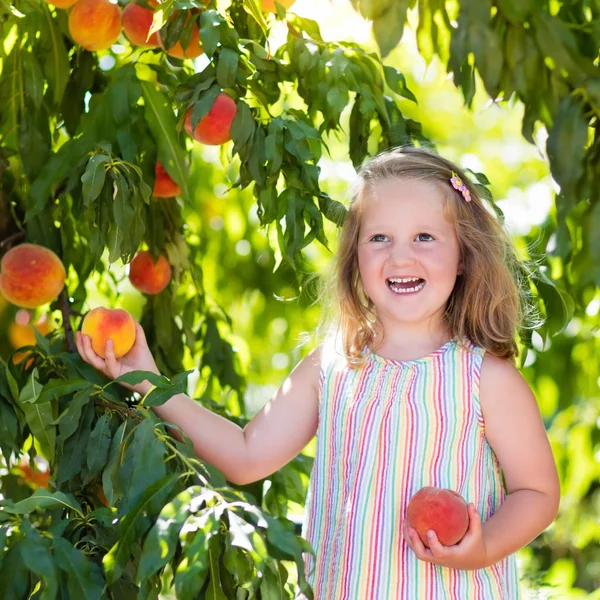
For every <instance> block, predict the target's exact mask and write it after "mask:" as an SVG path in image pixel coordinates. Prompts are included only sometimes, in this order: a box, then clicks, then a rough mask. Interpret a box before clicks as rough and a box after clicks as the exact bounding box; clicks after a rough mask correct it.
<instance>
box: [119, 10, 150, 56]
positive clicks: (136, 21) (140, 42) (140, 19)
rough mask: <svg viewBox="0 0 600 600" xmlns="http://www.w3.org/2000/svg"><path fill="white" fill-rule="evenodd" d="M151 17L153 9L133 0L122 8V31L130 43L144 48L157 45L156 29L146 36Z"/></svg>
mask: <svg viewBox="0 0 600 600" xmlns="http://www.w3.org/2000/svg"><path fill="white" fill-rule="evenodd" d="M153 18H154V12H153V11H151V10H150V9H148V8H144V7H143V6H140V5H139V4H136V3H135V2H133V1H132V2H130V3H129V4H128V5H127V6H126V7H125V8H124V9H123V19H122V20H123V31H124V32H125V35H126V36H127V38H128V39H129V41H130V42H131V43H132V44H134V45H136V46H145V47H146V48H157V47H158V32H157V31H155V32H154V33H153V34H152V35H151V36H150V37H149V38H148V32H149V31H150V27H152V19H153Z"/></svg>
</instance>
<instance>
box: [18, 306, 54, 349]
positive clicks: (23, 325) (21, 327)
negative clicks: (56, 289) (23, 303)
mask: <svg viewBox="0 0 600 600" xmlns="http://www.w3.org/2000/svg"><path fill="white" fill-rule="evenodd" d="M23 313H25V317H23ZM34 328H35V329H37V330H38V331H39V332H40V333H41V334H42V335H46V334H48V333H50V331H51V327H50V321H49V319H48V317H47V315H42V316H41V317H40V318H39V319H38V320H37V321H36V322H35V323H33V324H30V323H29V314H28V313H27V311H26V310H20V311H19V312H18V313H17V316H16V318H15V320H14V321H13V322H12V323H11V324H10V325H9V326H8V341H9V342H10V343H11V345H12V347H13V348H15V349H17V348H22V347H23V346H35V343H36V341H35V334H34V333H33V329H34Z"/></svg>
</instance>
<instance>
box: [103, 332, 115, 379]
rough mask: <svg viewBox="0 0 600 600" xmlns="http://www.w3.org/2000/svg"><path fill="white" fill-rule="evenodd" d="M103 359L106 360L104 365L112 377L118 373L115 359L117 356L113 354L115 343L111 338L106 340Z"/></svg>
mask: <svg viewBox="0 0 600 600" xmlns="http://www.w3.org/2000/svg"><path fill="white" fill-rule="evenodd" d="M104 360H105V362H106V366H107V367H108V372H109V373H110V374H111V376H112V377H116V376H117V374H118V373H119V363H118V361H117V357H116V356H115V345H114V344H113V341H112V339H111V338H108V339H107V340H106V347H105V348H104Z"/></svg>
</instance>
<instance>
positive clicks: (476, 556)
mask: <svg viewBox="0 0 600 600" xmlns="http://www.w3.org/2000/svg"><path fill="white" fill-rule="evenodd" d="M468 511H469V528H468V529H467V532H466V533H465V535H464V537H463V538H462V540H460V542H458V544H455V545H454V546H442V544H440V542H439V540H438V538H437V535H436V534H435V532H434V531H429V532H428V533H427V542H428V544H429V548H426V547H425V545H424V544H423V542H422V541H421V538H420V537H419V534H418V533H417V532H416V530H415V529H414V528H413V527H409V526H408V525H407V524H406V521H405V522H404V524H403V526H402V527H403V533H404V539H405V540H406V543H407V544H408V545H409V546H410V548H411V549H412V551H413V552H414V553H415V554H416V555H417V558H419V559H420V560H424V561H426V562H430V563H433V564H436V565H441V566H443V567H449V568H451V569H463V570H472V569H483V568H485V567H488V566H489V564H488V559H487V556H486V548H485V541H484V538H483V529H482V525H481V516H480V515H479V513H478V512H477V509H476V508H475V505H474V504H472V503H470V504H469V505H468Z"/></svg>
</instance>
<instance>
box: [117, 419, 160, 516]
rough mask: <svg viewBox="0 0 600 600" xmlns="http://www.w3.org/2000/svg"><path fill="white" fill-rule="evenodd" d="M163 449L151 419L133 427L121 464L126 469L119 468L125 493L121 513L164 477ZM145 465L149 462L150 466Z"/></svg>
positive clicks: (121, 503) (120, 505)
mask: <svg viewBox="0 0 600 600" xmlns="http://www.w3.org/2000/svg"><path fill="white" fill-rule="evenodd" d="M165 452H166V448H165V443H164V442H163V441H162V440H161V439H159V438H158V437H157V433H156V432H155V431H154V423H153V422H152V420H150V419H146V420H144V421H142V422H141V423H140V424H139V425H138V426H137V427H136V428H135V431H134V434H133V440H132V442H131V443H130V444H129V446H128V447H127V450H126V451H125V458H124V460H123V465H124V469H126V470H125V471H123V467H122V468H121V473H120V475H122V476H126V477H127V480H126V481H122V485H123V487H124V489H125V495H124V497H123V498H121V501H120V503H119V513H120V514H125V513H126V512H127V511H128V510H130V508H131V507H132V506H135V505H136V504H137V503H138V501H139V499H140V498H141V497H142V496H143V495H144V492H145V490H146V489H147V488H148V487H149V486H150V485H152V484H153V483H154V482H155V481H156V480H157V479H160V478H161V477H164V476H165V474H166V465H165ZM148 465H152V469H149V468H148ZM122 479H124V477H122Z"/></svg>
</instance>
